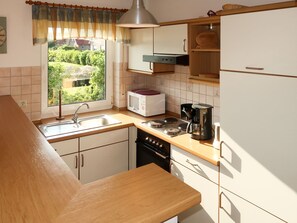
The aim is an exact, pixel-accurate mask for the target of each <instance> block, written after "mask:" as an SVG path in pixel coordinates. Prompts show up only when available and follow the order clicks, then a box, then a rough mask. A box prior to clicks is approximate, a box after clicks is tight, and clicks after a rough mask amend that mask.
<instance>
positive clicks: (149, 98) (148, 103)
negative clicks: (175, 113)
mask: <svg viewBox="0 0 297 223" xmlns="http://www.w3.org/2000/svg"><path fill="white" fill-rule="evenodd" d="M127 101H128V105H127V108H128V110H130V111H133V112H135V113H137V114H139V115H142V116H145V117H148V116H153V115H160V114H165V94H163V93H160V92H157V91H153V90H143V89H142V90H134V91H128V98H127Z"/></svg>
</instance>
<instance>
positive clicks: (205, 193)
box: [171, 146, 219, 223]
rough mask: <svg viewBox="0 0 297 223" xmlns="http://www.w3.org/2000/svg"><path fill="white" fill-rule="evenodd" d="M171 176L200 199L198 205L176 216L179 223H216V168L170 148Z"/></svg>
mask: <svg viewBox="0 0 297 223" xmlns="http://www.w3.org/2000/svg"><path fill="white" fill-rule="evenodd" d="M187 166H189V168H188V167H187ZM171 174H172V175H173V176H175V177H177V178H178V179H180V180H181V181H183V182H184V183H186V184H188V185H189V186H191V187H193V188H194V189H195V190H197V191H199V192H200V193H201V197H202V199H201V203H200V204H199V205H196V206H194V207H192V208H190V209H189V210H187V211H185V212H183V213H181V214H180V215H179V216H178V220H179V222H180V223H196V222H197V223H199V222H203V223H217V222H218V211H219V194H218V191H219V187H218V184H217V183H216V182H217V180H218V167H217V166H214V165H212V164H210V163H207V162H206V161H204V160H201V159H200V158H198V157H195V156H193V155H191V154H189V153H187V152H185V151H183V150H181V149H179V148H177V147H175V146H171ZM212 180H213V181H212Z"/></svg>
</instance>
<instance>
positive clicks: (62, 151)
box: [51, 139, 78, 156]
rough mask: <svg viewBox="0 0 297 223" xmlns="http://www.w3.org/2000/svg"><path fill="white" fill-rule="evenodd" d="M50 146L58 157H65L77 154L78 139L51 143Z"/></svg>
mask: <svg viewBox="0 0 297 223" xmlns="http://www.w3.org/2000/svg"><path fill="white" fill-rule="evenodd" d="M51 146H52V147H53V148H54V149H55V150H56V152H57V153H58V154H59V155H60V156H63V155H66V154H70V153H76V152H78V139H70V140H65V141H61V142H54V143H51Z"/></svg>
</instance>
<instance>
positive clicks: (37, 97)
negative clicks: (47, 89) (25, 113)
mask: <svg viewBox="0 0 297 223" xmlns="http://www.w3.org/2000/svg"><path fill="white" fill-rule="evenodd" d="M40 102H41V94H32V103H40Z"/></svg>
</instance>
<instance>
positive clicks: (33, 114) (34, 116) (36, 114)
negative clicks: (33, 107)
mask: <svg viewBox="0 0 297 223" xmlns="http://www.w3.org/2000/svg"><path fill="white" fill-rule="evenodd" d="M40 119H41V113H40V112H31V120H32V121H37V120H40Z"/></svg>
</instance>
